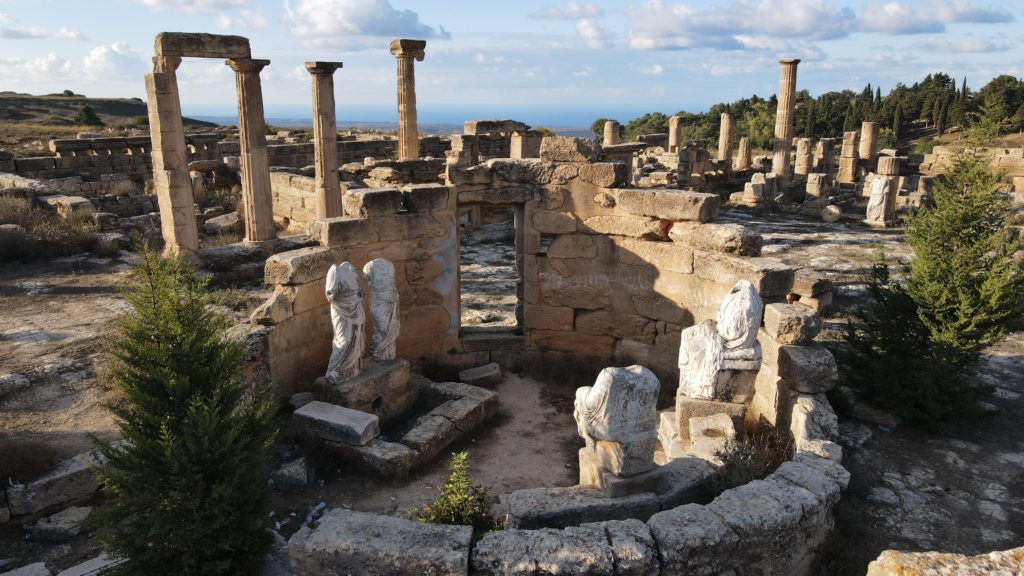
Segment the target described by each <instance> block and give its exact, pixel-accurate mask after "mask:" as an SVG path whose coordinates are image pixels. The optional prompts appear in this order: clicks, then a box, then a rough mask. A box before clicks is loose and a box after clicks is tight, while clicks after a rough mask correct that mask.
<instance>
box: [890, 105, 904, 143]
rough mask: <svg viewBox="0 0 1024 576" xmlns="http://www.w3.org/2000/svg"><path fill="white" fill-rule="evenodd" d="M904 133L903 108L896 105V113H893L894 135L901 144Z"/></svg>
mask: <svg viewBox="0 0 1024 576" xmlns="http://www.w3.org/2000/svg"><path fill="white" fill-rule="evenodd" d="M902 131H903V106H900V105H898V104H897V105H896V111H895V112H893V113H892V133H893V135H894V136H896V141H897V142H899V140H900V134H901V133H902Z"/></svg>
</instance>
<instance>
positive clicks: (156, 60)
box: [153, 56, 181, 72]
mask: <svg viewBox="0 0 1024 576" xmlns="http://www.w3.org/2000/svg"><path fill="white" fill-rule="evenodd" d="M180 65H181V56H153V72H174V71H175V70H177V69H178V66H180Z"/></svg>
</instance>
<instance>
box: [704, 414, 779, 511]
mask: <svg viewBox="0 0 1024 576" xmlns="http://www.w3.org/2000/svg"><path fill="white" fill-rule="evenodd" d="M715 455H716V456H718V457H719V458H720V459H721V460H722V466H721V467H719V468H718V470H716V471H715V473H714V474H713V475H712V476H711V479H710V481H709V488H710V490H711V493H712V495H713V496H718V495H719V494H721V493H722V492H725V491H726V490H728V489H730V488H735V487H737V486H742V485H744V484H746V483H748V482H751V481H753V480H758V479H761V478H765V477H767V476H768V475H769V474H771V473H772V472H775V470H776V469H777V468H778V467H779V466H781V465H782V463H783V462H785V461H787V460H789V459H790V458H792V457H793V445H792V443H791V442H790V440H789V437H788V436H786V435H784V434H780V433H779V432H778V431H777V430H776V429H775V428H773V427H771V426H768V425H764V426H762V428H761V430H759V431H758V432H755V433H753V434H751V435H750V436H748V437H747V439H746V440H743V441H738V442H737V441H733V442H729V443H728V444H726V446H725V449H724V450H721V451H719V452H716V453H715Z"/></svg>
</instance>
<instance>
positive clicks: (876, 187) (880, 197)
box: [864, 175, 895, 226]
mask: <svg viewBox="0 0 1024 576" xmlns="http://www.w3.org/2000/svg"><path fill="white" fill-rule="evenodd" d="M892 180H893V179H892V177H891V176H881V175H876V176H875V177H874V179H873V180H871V196H870V197H869V198H868V208H867V212H866V216H865V218H864V223H865V224H867V225H869V226H888V225H889V223H890V222H892V221H893V220H894V219H895V214H893V213H892V212H893V210H892V209H891V208H890V206H893V207H895V203H894V202H893V201H892V200H893V199H891V198H890V196H891V195H892V194H893V193H894V192H893V189H892V184H893V182H892Z"/></svg>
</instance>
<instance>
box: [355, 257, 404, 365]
mask: <svg viewBox="0 0 1024 576" xmlns="http://www.w3.org/2000/svg"><path fill="white" fill-rule="evenodd" d="M363 276H365V277H366V284H367V285H368V286H369V288H370V316H371V317H372V318H373V336H372V337H371V338H370V354H372V355H373V357H374V358H375V359H377V360H394V359H395V341H396V340H398V329H399V317H398V290H396V289H395V265H394V264H392V263H391V262H388V261H387V260H385V259H383V258H376V259H374V260H370V261H369V262H367V263H366V266H363Z"/></svg>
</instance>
